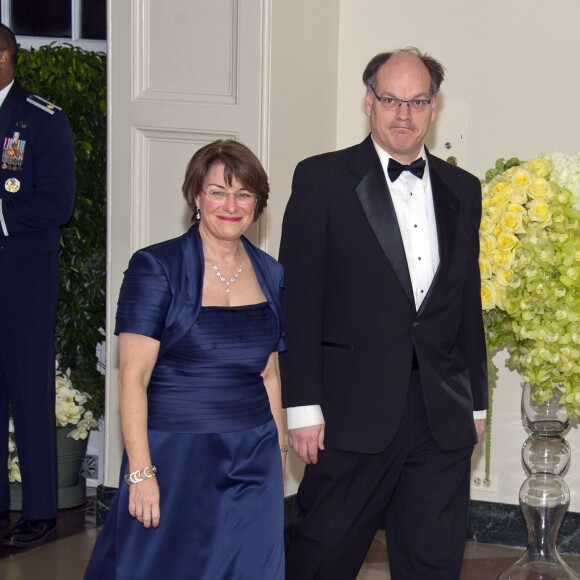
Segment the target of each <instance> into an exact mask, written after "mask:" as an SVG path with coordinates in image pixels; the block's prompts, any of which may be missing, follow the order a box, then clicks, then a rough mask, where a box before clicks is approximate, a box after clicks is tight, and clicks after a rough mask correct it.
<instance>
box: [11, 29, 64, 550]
mask: <svg viewBox="0 0 580 580" xmlns="http://www.w3.org/2000/svg"><path fill="white" fill-rule="evenodd" d="M16 52H17V44H16V39H15V37H14V34H13V33H12V31H11V30H10V29H9V28H7V27H6V26H4V25H3V24H1V25H0V137H1V138H2V143H3V149H2V164H1V166H0V528H1V527H5V526H7V525H8V524H9V521H10V520H9V509H10V492H9V487H8V472H7V452H8V446H7V440H8V406H9V405H10V408H11V410H12V416H13V418H14V428H15V435H16V446H17V449H18V458H19V461H20V472H21V474H22V517H21V518H20V521H19V522H18V523H17V524H16V525H15V526H14V527H13V528H12V529H11V530H10V531H9V532H8V534H7V535H6V536H5V537H4V540H3V542H2V543H3V544H4V545H5V546H10V547H13V548H28V547H32V546H37V545H39V544H41V543H42V542H44V541H46V540H48V539H49V538H51V537H52V536H54V534H55V532H56V513H57V507H58V506H57V461H56V418H55V352H54V350H55V346H54V330H55V323H56V310H57V304H58V288H59V254H58V253H59V248H60V226H61V225H63V224H66V223H67V222H68V220H69V219H70V217H71V214H72V211H73V206H74V200H75V158H74V150H73V140H72V134H71V130H70V127H69V123H68V120H67V117H66V115H65V114H64V113H63V112H62V111H61V110H60V108H59V107H57V106H56V105H53V104H52V103H50V102H49V101H47V100H45V99H43V98H42V97H39V96H37V95H32V94H30V93H29V92H28V91H26V90H24V89H23V88H22V87H21V86H20V85H19V83H18V82H17V81H16V80H15V79H14V72H15V66H16Z"/></svg>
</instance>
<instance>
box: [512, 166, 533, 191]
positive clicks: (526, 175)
mask: <svg viewBox="0 0 580 580" xmlns="http://www.w3.org/2000/svg"><path fill="white" fill-rule="evenodd" d="M511 182H512V184H513V185H514V186H515V187H522V188H524V189H525V188H527V187H528V186H529V185H530V183H531V182H532V175H531V174H530V172H529V171H528V170H527V169H524V168H523V167H518V169H517V170H516V171H514V173H513V175H512V177H511Z"/></svg>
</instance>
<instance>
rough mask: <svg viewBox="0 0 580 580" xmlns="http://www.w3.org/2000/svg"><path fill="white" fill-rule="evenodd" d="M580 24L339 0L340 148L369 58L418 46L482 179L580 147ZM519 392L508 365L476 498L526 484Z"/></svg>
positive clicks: (579, 491) (492, 7)
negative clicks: (486, 482) (462, 121)
mask: <svg viewBox="0 0 580 580" xmlns="http://www.w3.org/2000/svg"><path fill="white" fill-rule="evenodd" d="M579 22H580V3H579V2H578V0H554V1H553V2H530V1H529V0H488V1H487V2H460V1H458V0H438V1H437V2H426V1H424V0H419V1H418V2H415V3H411V4H409V3H401V2H391V1H386V0H341V2H340V34H339V69H338V92H337V94H338V117H337V146H338V147H339V148H340V147H345V146H348V145H351V144H353V143H356V142H359V141H360V140H362V138H363V137H364V136H365V135H366V134H367V132H368V125H367V120H366V117H365V116H364V112H363V97H364V90H363V86H362V81H361V74H362V71H363V69H364V67H365V65H366V63H367V62H368V60H370V58H371V57H372V56H373V55H375V54H376V53H378V52H382V51H385V50H389V49H393V48H400V47H404V46H408V45H415V46H418V47H419V48H421V49H422V50H425V51H427V52H429V53H430V54H431V55H433V56H434V57H436V58H438V59H440V60H441V61H442V62H443V64H444V65H445V66H446V68H447V73H446V80H445V82H444V83H443V85H442V89H441V102H442V109H441V113H442V117H443V115H444V114H445V103H448V104H449V105H455V104H457V103H459V104H464V105H465V106H466V107H467V110H468V115H467V119H466V123H467V129H468V131H467V133H468V136H469V137H468V142H467V147H466V153H467V154H466V157H465V159H464V162H463V163H462V162H461V161H460V165H462V166H464V167H465V168H466V169H468V170H469V171H471V172H472V173H474V174H475V175H477V176H478V177H483V176H484V174H485V171H486V170H487V169H488V168H490V167H491V166H493V164H494V163H495V160H496V159H497V158H498V157H513V156H516V157H519V158H521V159H526V158H530V157H533V156H536V155H538V154H539V153H541V152H550V151H556V150H559V151H564V152H568V153H570V152H574V151H577V150H578V149H580V143H579V140H578V131H579V130H580V106H579V105H578V97H579V95H580V75H579V74H578V59H579V57H580V34H578V23H579ZM453 110H455V108H454V106H448V111H453ZM441 137H442V138H445V135H441ZM439 140H440V139H439ZM498 360H500V361H501V360H502V358H501V356H500V357H498ZM520 393H521V389H520V380H519V378H518V377H517V376H516V375H514V374H513V373H510V372H509V371H507V370H506V369H502V371H501V374H500V380H499V385H498V387H497V389H496V392H495V403H494V407H493V413H494V425H493V430H492V432H493V440H492V472H491V487H490V490H489V491H483V489H482V487H481V486H480V487H476V488H474V489H475V491H473V493H472V497H473V498H474V499H482V500H487V501H495V502H501V503H512V504H517V503H518V490H519V486H520V484H521V482H522V481H523V480H524V479H525V473H524V470H523V468H522V465H521V459H520V448H521V444H522V443H523V441H524V439H525V437H526V433H525V431H524V429H523V427H522V426H521V420H520ZM568 441H569V442H570V444H571V446H572V448H573V450H572V466H571V468H570V469H569V471H568V474H567V476H566V481H567V483H568V485H569V487H570V489H571V491H572V500H571V505H570V509H571V510H573V511H580V476H577V475H575V473H579V474H580V470H579V469H578V462H580V433H579V431H578V429H574V430H572V431H571V432H570V434H569V436H568ZM477 455H478V457H479V456H480V453H479V452H478V454H477ZM481 471H482V459H481V458H479V459H477V458H476V461H475V464H474V474H476V475H477V474H479V473H481Z"/></svg>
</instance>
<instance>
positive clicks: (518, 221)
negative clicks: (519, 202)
mask: <svg viewBox="0 0 580 580" xmlns="http://www.w3.org/2000/svg"><path fill="white" fill-rule="evenodd" d="M499 223H500V224H501V227H502V228H503V230H504V231H506V232H512V233H513V232H515V233H517V234H522V233H524V232H525V230H524V228H523V218H522V214H521V213H519V212H517V211H506V212H505V213H504V214H503V215H502V216H501V219H500V222H499Z"/></svg>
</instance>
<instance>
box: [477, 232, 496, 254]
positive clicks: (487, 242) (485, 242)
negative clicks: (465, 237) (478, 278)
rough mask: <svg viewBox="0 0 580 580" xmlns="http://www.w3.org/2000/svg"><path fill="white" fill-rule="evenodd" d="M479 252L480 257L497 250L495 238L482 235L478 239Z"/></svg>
mask: <svg viewBox="0 0 580 580" xmlns="http://www.w3.org/2000/svg"><path fill="white" fill-rule="evenodd" d="M479 243H480V251H481V254H482V255H485V256H487V255H489V254H491V253H492V252H493V251H494V250H495V249H496V248H497V242H496V239H495V236H490V235H483V236H482V237H481V239H480V242H479Z"/></svg>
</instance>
